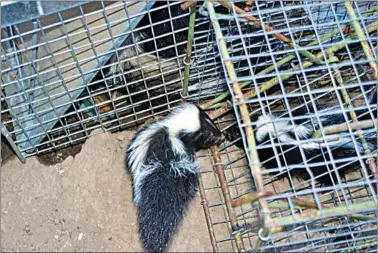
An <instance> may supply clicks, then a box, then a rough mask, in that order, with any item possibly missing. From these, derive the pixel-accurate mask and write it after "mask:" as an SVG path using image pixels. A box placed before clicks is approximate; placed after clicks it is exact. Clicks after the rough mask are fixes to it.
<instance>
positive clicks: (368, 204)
mask: <svg viewBox="0 0 378 253" xmlns="http://www.w3.org/2000/svg"><path fill="white" fill-rule="evenodd" d="M376 208H377V204H376V203H375V202H374V201H373V200H370V201H365V202H362V203H358V204H350V205H348V206H346V205H344V206H338V207H333V208H326V209H323V210H321V211H320V210H318V211H316V212H314V213H313V214H299V215H298V214H295V213H293V214H292V215H291V216H286V217H277V218H273V219H272V223H271V225H272V226H277V227H281V226H285V225H289V224H295V223H306V222H310V221H312V220H313V219H326V218H330V217H333V216H335V215H348V214H350V213H357V212H363V211H366V210H368V209H376ZM352 215H356V214H352Z"/></svg>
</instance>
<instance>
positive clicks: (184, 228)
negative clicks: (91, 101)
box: [1, 131, 212, 252]
mask: <svg viewBox="0 0 378 253" xmlns="http://www.w3.org/2000/svg"><path fill="white" fill-rule="evenodd" d="M97 133H98V132H97ZM93 134H94V133H93ZM93 134H92V135H93ZM132 135H133V132H127V131H124V132H121V133H117V134H110V133H99V134H96V135H94V136H91V137H90V138H89V139H88V140H87V141H86V142H85V143H84V145H82V146H80V147H76V152H79V153H77V154H76V156H75V157H72V156H68V157H67V158H65V159H64V157H61V159H60V160H59V159H58V160H59V161H58V160H57V159H54V160H53V161H52V164H54V165H47V160H48V159H49V158H48V156H45V157H44V158H43V159H41V158H39V159H37V157H30V158H28V159H27V162H26V164H25V165H23V164H21V163H20V162H19V160H18V159H17V158H16V157H12V158H11V159H9V160H7V161H5V162H4V163H3V166H2V168H1V251H24V252H26V251H44V252H55V251H66V252H67V251H71V252H72V251H80V252H89V251H91V252H94V251H96V252H99V251H102V252H110V251H113V252H114V251H117V252H120V251H121V252H137V251H139V252H140V251H141V250H142V248H141V245H140V243H139V239H138V235H137V224H136V210H135V208H134V205H133V203H132V199H131V185H130V180H129V178H128V176H127V175H126V173H125V170H124V153H125V148H126V146H127V143H128V142H129V141H130V139H131V137H132ZM80 150H81V151H80ZM72 155H74V154H72ZM50 156H51V155H50ZM51 157H52V156H51ZM51 157H50V158H51ZM51 159H52V158H51ZM59 162H60V163H59ZM169 250H170V251H174V252H189V251H190V252H205V251H207V252H209V251H212V248H211V244H210V239H209V235H208V230H207V225H206V220H205V217H204V213H203V209H202V206H201V203H200V197H199V194H198V195H197V197H196V199H195V200H194V201H193V202H192V204H191V205H190V208H189V210H188V213H187V216H186V217H185V219H184V221H183V223H182V225H181V227H180V228H179V231H178V233H177V234H176V235H175V236H174V238H173V241H172V245H171V246H170V249H169Z"/></svg>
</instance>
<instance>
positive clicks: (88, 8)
mask: <svg viewBox="0 0 378 253" xmlns="http://www.w3.org/2000/svg"><path fill="white" fill-rule="evenodd" d="M247 2H251V3H247ZM182 4H185V3H184V2H179V1H156V2H155V1H125V2H123V1H120V2H80V3H79V2H77V3H75V4H73V5H69V4H67V3H66V4H59V3H58V2H51V3H47V2H46V3H45V2H35V5H33V4H32V3H31V2H30V3H26V2H16V3H13V4H8V5H5V6H2V13H3V12H5V10H6V11H7V12H8V13H12V11H16V10H24V12H25V13H24V14H25V15H22V18H20V19H17V20H15V19H14V18H13V19H12V17H13V16H14V15H13V16H12V15H8V16H6V17H3V15H2V37H1V46H2V51H1V58H2V63H1V81H2V89H1V92H2V93H1V102H2V110H1V117H2V134H3V135H4V136H6V137H7V139H8V140H9V142H10V143H11V145H12V147H13V148H14V150H15V151H16V153H17V154H18V156H19V157H20V159H24V157H28V156H32V155H39V154H42V153H45V152H51V151H54V150H57V149H60V148H64V147H69V146H72V145H74V144H76V143H79V142H82V141H85V139H87V138H88V136H89V134H90V132H91V131H93V130H94V129H96V128H102V129H103V130H104V131H118V130H121V129H130V128H133V127H135V126H138V125H139V124H142V123H143V122H144V121H146V120H147V119H149V118H153V117H156V116H158V115H164V114H165V113H166V112H168V111H170V109H171V108H173V107H174V106H175V105H177V104H178V103H180V102H181V101H182V98H184V99H186V100H187V101H190V102H194V103H198V104H200V105H201V106H202V108H204V109H206V110H207V111H208V113H209V115H210V116H211V117H212V118H213V119H216V123H217V124H218V126H219V127H220V129H222V132H223V133H224V134H225V135H226V136H228V137H229V138H228V140H227V141H226V142H225V143H224V144H222V145H221V146H220V147H213V148H212V149H211V150H208V151H206V152H202V153H200V154H199V155H198V159H205V160H206V161H207V166H202V167H201V173H200V194H201V198H202V204H203V208H204V213H205V217H206V221H207V224H208V228H209V235H210V238H211V243H212V246H213V249H214V251H216V252H218V251H227V252H230V251H233V252H236V251H251V252H253V251H256V250H261V251H268V252H286V251H298V252H314V251H316V252H318V251H327V252H336V251H337V252H340V251H348V252H349V251H361V250H363V251H369V252H376V251H377V240H376V232H377V217H376V213H375V210H376V209H377V194H376V190H377V189H376V183H377V181H376V166H375V161H376V157H377V149H376V145H373V144H372V143H371V139H373V138H376V132H377V121H376V114H377V105H376V97H375V102H374V99H372V98H374V93H376V90H375V89H374V88H375V87H376V85H377V84H376V82H377V81H376V80H377V65H376V62H377V52H376V49H377V7H378V4H377V2H374V1H373V2H372V1H366V2H364V1H358V2H357V1H356V2H349V1H335V2H321V1H319V2H313V1H301V2H298V1H217V2H211V1H198V3H197V4H196V5H195V4H194V3H192V7H191V8H190V10H193V11H190V10H188V9H186V10H183V9H182V8H181V6H182ZM193 6H196V7H195V8H193ZM5 8H8V9H5ZM12 8H13V9H12ZM33 11H34V13H33ZM191 29H194V33H193V40H192V41H191V40H190V37H191V36H190V34H191V32H190V31H191ZM189 42H192V43H189ZM188 44H189V45H190V44H191V46H192V47H187V45H188ZM188 69H190V72H188ZM188 73H189V75H188ZM186 84H188V92H189V96H188V97H186V94H185V93H184V94H183V93H182V91H184V90H183V87H184V88H185V87H186ZM370 101H373V102H372V103H370ZM325 106H326V108H324V107H325ZM335 115H339V116H337V117H338V119H339V120H338V126H339V127H341V128H343V129H344V132H343V135H337V133H336V132H332V130H330V129H329V128H327V127H328V126H326V125H323V123H324V120H323V119H324V118H332V117H336V116H335ZM340 115H341V116H340ZM261 120H264V124H263V125H261ZM362 123H364V124H362ZM361 124H362V125H361ZM264 125H265V126H267V127H265V128H264ZM366 125H368V126H369V127H366ZM282 126H284V128H285V127H286V128H285V129H282ZM294 126H295V127H294ZM280 127H281V128H280ZM301 127H302V128H301ZM303 127H306V129H307V130H306V131H309V132H305V133H306V136H308V133H311V134H312V133H314V135H313V136H310V137H309V138H307V139H305V138H301V136H298V133H299V132H298V131H297V130H296V129H304V128H303ZM289 128H290V129H294V130H293V131H292V132H293V133H295V134H294V136H292V135H287V132H289V130H290V129H289ZM261 129H267V130H264V131H265V133H264V134H263V135H261V134H259V132H258V131H262V130H261ZM309 129H310V130H309ZM302 133H303V132H302ZM285 134H286V135H285ZM327 134H331V135H330V136H328V135H327ZM332 134H333V135H332ZM303 135H305V134H303ZM261 136H263V137H265V141H264V142H260V139H261ZM281 136H286V139H285V138H282V137H281ZM302 137H303V136H302ZM335 137H337V138H338V139H337V140H339V141H340V140H341V141H343V140H345V139H346V140H349V143H348V144H345V145H349V146H348V147H352V148H351V150H354V151H350V152H349V153H351V154H349V155H345V157H343V156H337V157H336V156H335V157H334V154H335V152H334V151H333V150H334V149H337V147H336V148H335V145H334V143H335V140H334V139H332V138H335ZM314 143H316V145H317V147H319V146H321V148H318V149H317V151H316V152H315V155H314V151H311V152H310V153H311V157H310V155H309V150H308V148H307V147H310V146H311V145H312V146H311V147H314V145H315V144H314ZM288 145H290V147H289V148H287V146H288ZM361 147H362V148H361ZM291 149H295V150H296V152H297V153H295V154H296V155H295V157H293V153H290V151H291ZM267 150H269V152H270V153H269V152H268V151H267ZM293 158H295V159H293ZM209 161H210V162H209ZM272 164H273V165H272ZM320 166H321V167H322V168H323V170H322V173H321V174H319V173H315V172H314V171H316V169H314V168H318V167H320ZM352 167H353V170H351V172H350V173H345V174H344V173H342V172H343V171H344V170H345V169H346V168H348V169H349V168H352ZM298 175H302V177H299V178H298V177H297V176H298ZM306 175H307V176H306ZM325 175H332V176H330V177H329V178H330V179H329V180H328V181H329V182H328V181H327V184H325V182H324V181H325V179H324V177H323V176H325Z"/></svg>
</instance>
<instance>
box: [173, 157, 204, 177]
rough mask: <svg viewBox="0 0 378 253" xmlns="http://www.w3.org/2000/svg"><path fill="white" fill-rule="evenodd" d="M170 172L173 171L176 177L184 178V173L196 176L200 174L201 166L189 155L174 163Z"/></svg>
mask: <svg viewBox="0 0 378 253" xmlns="http://www.w3.org/2000/svg"><path fill="white" fill-rule="evenodd" d="M170 171H173V172H174V174H175V176H176V177H182V176H185V175H184V173H192V174H195V173H197V172H199V165H198V163H197V162H196V161H194V160H193V159H191V157H189V156H188V155H187V156H185V157H182V158H181V159H180V160H178V161H172V162H171V163H170Z"/></svg>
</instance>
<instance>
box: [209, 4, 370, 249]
mask: <svg viewBox="0 0 378 253" xmlns="http://www.w3.org/2000/svg"><path fill="white" fill-rule="evenodd" d="M337 3H338V4H340V3H341V4H343V2H341V1H339V2H337V1H334V2H332V3H330V4H329V3H328V4H329V5H330V6H331V8H332V11H333V14H334V15H333V16H331V18H334V17H336V16H338V15H336V12H335V7H334V5H336V4H337ZM322 4H324V3H320V5H322ZM209 5H211V3H209ZM230 5H231V6H232V11H231V14H230V16H229V17H224V16H222V15H216V14H215V13H213V15H212V22H213V26H217V24H216V23H217V21H218V19H222V18H229V19H234V20H235V22H236V23H238V26H239V33H240V37H241V38H242V40H243V39H244V38H248V36H249V34H243V32H242V31H241V29H240V23H239V22H240V19H242V18H243V17H245V16H248V15H249V14H244V15H243V14H240V13H238V14H237V12H236V9H235V8H236V7H235V5H234V3H231V4H230ZM309 6H310V7H311V4H309ZM209 8H211V7H209ZM355 8H356V9H357V10H358V5H357V4H355ZM230 9H231V8H230ZM257 9H258V7H257ZM278 9H281V10H282V12H283V13H284V14H285V11H287V9H288V8H285V7H283V6H282V3H281V6H279V7H278ZM267 12H272V13H273V12H274V9H273V10H272V9H269V11H267ZM262 13H263V11H259V10H257V11H256V16H257V15H258V20H264V19H263V17H262ZM309 13H310V14H309V16H311V12H309ZM359 13H361V12H359ZM285 18H286V22H287V24H288V25H287V29H281V30H277V31H276V32H281V33H283V32H288V33H289V34H290V36H291V37H290V39H292V41H295V40H294V38H293V35H292V31H291V27H290V26H289V22H288V21H287V20H288V19H287V17H286V16H285ZM310 19H311V24H310V26H311V25H312V26H315V25H314V24H315V22H314V20H313V19H312V18H310ZM344 19H345V17H344ZM375 19H376V17H375ZM357 20H358V21H362V22H361V23H362V24H363V29H364V32H366V33H365V34H369V33H368V32H367V30H366V26H367V24H365V23H364V21H365V20H364V19H362V18H361V17H360V18H359V19H357ZM371 20H373V21H374V17H373V18H371V19H370V21H371ZM368 21H369V20H366V21H365V22H366V23H368ZM262 22H264V21H262ZM345 22H346V23H348V22H350V20H347V21H345ZM340 23H342V22H340V21H339V20H337V18H336V21H334V24H336V25H337V27H338V29H339V30H340V31H341V28H340V26H341V25H340ZM320 25H321V24H319V26H320ZM218 27H219V25H218ZM301 28H302V27H301ZM214 29H215V28H214ZM262 29H263V30H264V33H263V34H264V36H265V39H266V41H268V43H267V45H268V47H269V49H270V52H268V53H267V54H270V55H273V53H272V51H273V50H271V48H270V45H269V38H268V36H269V35H272V34H274V33H275V32H274V31H270V33H269V32H267V31H266V30H265V29H264V26H262ZM302 29H303V28H302ZM314 30H315V33H316V39H317V40H318V41H319V40H320V36H319V35H318V34H317V30H318V29H316V28H314ZM340 34H341V37H342V41H341V42H339V43H343V41H345V37H346V36H344V35H343V32H340ZM243 35H244V36H243ZM323 35H324V34H323ZM251 36H253V35H251ZM225 37H227V36H225ZM217 39H218V42H219V41H221V42H219V44H221V43H222V41H225V40H226V39H225V38H224V37H223V36H222V33H221V32H219V33H218V34H217ZM366 40H367V41H368V42H369V43H370V44H369V46H371V48H374V44H373V42H375V43H376V40H377V39H376V38H375V41H374V39H373V37H368V38H367V39H366ZM356 42H359V40H357V41H356ZM352 43H353V42H350V44H352ZM336 44H337V43H336ZM375 45H376V44H375ZM327 46H329V45H327ZM324 47H325V46H324ZM324 47H323V44H322V43H319V44H318V46H317V47H316V46H313V47H312V48H311V47H306V46H304V47H302V49H303V50H305V49H308V50H311V49H320V50H321V52H322V53H323V55H324V56H325V54H324V51H325V49H324ZM375 47H376V46H375ZM243 48H244V50H245V53H244V55H245V57H246V56H247V55H248V53H247V50H246V46H245V42H244V43H243ZM346 48H347V54H349V56H350V58H351V59H353V60H350V62H351V63H349V65H352V66H353V70H354V71H355V72H356V73H357V74H356V79H357V81H358V83H357V84H354V86H358V85H359V86H360V87H361V86H364V85H365V86H369V85H370V86H371V85H372V84H373V85H374V82H375V80H371V81H370V82H369V81H367V82H366V81H365V82H363V81H361V79H360V74H359V72H358V71H357V70H356V66H355V65H356V64H366V63H375V62H376V59H377V56H376V55H377V54H376V53H375V52H374V56H375V57H374V59H367V60H360V61H358V60H357V61H356V60H354V57H353V56H352V53H351V50H350V49H349V47H348V46H346ZM284 51H285V52H288V53H289V52H290V50H289V49H285V50H284ZM292 52H293V53H295V54H296V58H297V59H298V62H299V64H298V68H297V71H296V72H297V73H294V74H302V75H303V76H304V77H305V78H304V79H305V81H304V82H305V84H306V86H307V87H309V83H310V82H309V80H307V79H306V75H305V73H306V71H305V68H304V67H303V62H302V60H301V57H300V55H299V53H298V48H296V45H295V44H294V49H293V50H292ZM222 53H223V54H222V57H223V58H222V62H227V61H228V62H237V61H238V60H239V59H238V58H237V57H232V56H230V55H229V54H228V53H227V50H224V51H223V52H222ZM278 54H281V52H279V53H278ZM248 56H249V57H250V58H252V57H253V56H251V55H248ZM246 58H248V57H246ZM271 58H272V61H273V64H274V71H275V73H274V74H270V75H269V74H268V75H263V77H268V78H272V77H274V76H277V77H278V79H279V82H278V85H279V86H280V88H281V92H284V91H285V89H284V87H283V80H282V79H281V77H282V76H284V75H285V74H286V75H287V72H286V73H285V71H282V70H280V68H279V67H278V66H277V63H276V61H275V59H274V57H271ZM324 58H325V59H327V57H324ZM325 65H326V67H327V70H328V72H329V75H330V76H331V78H332V83H333V84H335V83H337V81H338V80H335V79H336V78H333V77H332V75H331V73H332V72H333V71H330V70H331V69H332V68H331V67H330V63H329V62H328V61H326V62H325ZM347 65H348V63H344V64H336V68H340V67H345V66H347ZM223 67H224V70H225V72H226V73H227V74H228V78H227V77H226V79H227V84H228V86H229V90H230V93H231V94H232V93H233V91H232V90H233V88H234V87H233V86H239V85H238V82H243V81H252V83H253V86H252V87H254V89H255V90H257V87H258V84H261V82H259V81H258V79H257V76H256V75H255V76H253V75H252V76H247V77H245V76H242V77H239V76H238V75H235V73H234V70H233V69H232V68H230V67H229V66H227V67H228V68H227V67H226V66H225V64H224V65H223ZM249 68H250V69H251V70H250V73H254V71H253V70H252V67H251V64H250V63H249ZM320 68H322V67H319V69H320ZM314 70H316V67H315V68H312V69H311V70H310V71H314ZM310 71H307V72H310ZM294 72H295V71H294ZM365 74H366V73H365ZM259 78H262V77H259ZM297 78H298V76H297ZM298 82H299V80H298ZM351 86H353V84H352V85H351ZM333 88H334V90H340V89H343V87H341V88H338V87H333ZM348 88H350V86H348ZM361 89H362V94H361V95H360V97H363V98H362V99H363V100H365V101H367V95H366V94H365V92H364V89H363V88H361ZM308 90H309V92H307V94H308V95H312V92H311V89H310V88H308ZM331 91H332V88H330V89H329V91H328V92H331ZM319 92H322V91H319ZM323 92H324V91H323ZM244 94H245V93H244ZM314 94H316V93H315V92H314ZM288 95H289V96H288ZM290 95H292V96H293V97H295V96H299V95H300V94H295V93H292V94H283V95H281V96H275V95H265V100H264V99H263V98H262V96H264V95H261V96H260V93H259V92H257V95H256V97H257V98H252V99H251V98H249V99H248V100H245V101H243V100H242V101H240V97H242V95H240V94H239V93H236V91H235V90H234V93H233V107H232V110H233V111H234V112H235V114H236V120H237V123H238V126H239V128H240V131H241V134H242V139H243V143H244V145H245V148H246V150H248V149H247V148H250V149H254V148H255V147H253V146H252V147H251V142H250V141H247V139H246V136H245V134H244V130H245V129H246V128H248V127H254V126H255V125H253V124H252V125H251V124H246V122H243V121H242V120H241V118H242V115H240V114H239V113H238V112H239V110H241V109H240V107H241V106H242V105H243V104H244V105H245V104H247V105H248V104H252V103H259V104H260V108H261V111H262V113H263V114H264V109H267V110H268V112H265V113H270V112H271V111H270V108H269V104H270V103H269V101H268V98H269V99H270V100H274V99H276V100H279V99H284V100H286V101H285V102H286V103H287V104H289V103H288V101H287V99H288V97H290ZM337 99H338V102H339V104H340V106H343V105H344V104H345V103H344V102H342V100H341V98H340V95H339V96H337ZM355 99H357V98H356V97H355V98H354V99H353V100H355ZM262 101H263V102H266V103H267V105H265V106H264V105H262ZM310 102H312V103H313V102H314V99H313V98H312V99H311V101H310ZM272 103H273V101H272ZM375 106H376V105H375ZM315 107H316V106H315ZM336 107H337V106H336ZM287 108H290V106H288V107H287ZM361 108H364V109H368V110H369V113H370V115H371V116H372V118H373V119H374V115H375V114H376V113H375V114H374V113H373V110H374V107H370V106H365V107H364V106H359V107H358V108H356V109H361ZM375 109H376V108H375ZM338 110H340V111H341V112H342V113H343V114H344V116H345V114H346V113H349V112H350V111H351V110H345V109H338ZM333 112H334V111H333ZM333 112H332V113H333ZM288 114H290V109H288ZM315 114H317V113H316V112H315ZM247 115H248V114H247ZM317 117H319V115H317ZM244 119H245V118H244ZM244 119H243V120H244ZM289 119H290V120H292V119H293V117H292V115H290V117H289ZM347 123H348V122H347ZM374 127H375V129H377V127H376V122H375V121H374ZM348 129H349V134H351V135H353V134H354V133H353V132H352V131H351V128H350V127H349V128H348ZM373 131H374V130H373ZM270 139H271V140H272V137H270ZM297 140H298V137H297ZM355 141H356V140H354V142H355ZM252 143H253V142H252ZM252 145H253V144H252ZM268 145H271V146H274V144H273V143H271V144H268ZM327 148H328V147H327ZM328 151H329V148H328ZM373 152H375V154H373V156H372V157H371V156H366V155H360V154H358V160H359V161H361V167H362V168H363V169H362V170H363V173H364V175H362V177H363V178H365V179H366V180H367V182H362V183H361V182H360V183H349V184H348V183H347V184H340V182H338V183H339V184H337V185H338V187H339V189H340V190H341V192H342V195H343V196H342V197H344V199H345V200H346V204H347V205H348V201H347V200H348V198H347V197H346V196H347V194H346V193H345V191H344V188H345V190H348V191H350V189H351V188H353V187H359V186H360V187H364V186H367V187H368V188H370V190H371V191H372V193H370V196H369V195H368V197H371V198H372V199H373V202H374V203H375V204H373V205H372V206H369V207H365V208H362V209H360V210H359V211H366V212H369V211H370V214H372V215H374V213H373V212H372V211H374V210H375V209H376V201H377V197H376V194H374V188H373V187H372V183H373V182H375V181H376V180H374V179H373V180H370V179H368V178H369V176H368V173H367V172H366V165H365V164H364V163H363V162H362V161H363V159H372V158H373V159H374V158H376V150H375V151H373ZM246 153H247V157H248V160H249V161H251V160H252V161H253V159H255V158H253V157H251V156H250V154H249V152H246ZM302 156H303V150H302ZM303 160H304V163H306V159H303ZM331 160H333V158H331ZM333 163H334V161H333ZM222 164H223V166H224V167H225V168H227V166H228V163H222ZM249 164H250V165H251V166H250V167H252V163H251V162H250V163H249ZM306 167H307V166H306ZM252 173H253V169H252ZM255 173H256V172H255ZM254 175H255V177H259V173H256V174H254ZM256 175H257V176H256ZM260 180H261V179H260ZM339 180H340V179H339ZM231 181H232V180H231ZM340 181H341V180H340ZM311 184H312V189H311V190H307V192H306V191H302V192H296V190H295V188H294V189H291V191H294V192H293V193H290V192H289V193H288V192H286V193H285V192H280V193H279V194H278V196H276V197H274V198H267V200H268V201H271V200H273V199H276V200H277V199H282V198H287V199H288V203H289V207H288V208H289V210H290V211H291V212H292V214H291V215H292V216H294V214H295V211H294V209H295V208H294V205H293V202H292V201H290V199H291V198H295V197H296V196H298V195H299V196H301V195H302V196H305V195H306V194H309V193H313V194H314V195H315V196H314V197H315V202H316V205H317V208H318V209H319V210H320V212H321V210H322V205H321V202H322V201H320V198H319V197H318V198H317V196H316V195H317V194H321V192H322V191H325V190H331V191H334V192H336V194H337V190H338V189H337V187H335V186H334V187H329V189H325V188H323V189H316V188H315V187H314V185H315V184H314V182H313V178H312V182H311ZM262 186H263V185H262ZM260 187H261V185H260ZM337 196H338V200H339V201H341V199H340V196H339V195H338V194H337ZM365 197H366V196H365ZM352 200H353V198H351V200H350V201H352ZM224 201H225V203H224V204H225V205H227V204H228V205H230V203H227V201H226V200H225V199H224ZM262 206H263V205H262ZM227 208H232V207H230V206H229V207H227ZM323 210H324V208H323ZM334 215H335V216H337V215H336V214H334ZM263 216H264V215H263ZM289 216H290V214H289ZM340 216H342V215H340ZM265 218H266V217H265ZM312 218H313V219H314V220H316V216H314V217H312ZM268 219H269V217H268ZM265 221H266V220H265ZM307 221H308V222H311V221H312V219H308V220H307ZM266 222H269V220H268V221H266ZM292 222H293V221H292ZM374 222H375V223H376V218H375V221H374V218H373V221H370V225H371V223H373V224H374ZM294 223H295V222H294ZM286 225H287V224H286ZM353 225H354V224H353V222H350V223H348V224H347V225H344V226H346V227H348V228H349V229H350V228H351V227H352V226H353ZM304 227H305V231H306V232H305V234H306V235H308V234H310V232H312V233H314V234H315V233H317V232H319V231H321V230H323V232H324V231H326V230H327V229H319V228H315V229H311V228H309V227H308V226H307V225H306V224H304ZM230 229H231V230H232V225H231V228H230ZM350 231H352V230H350ZM350 231H349V232H350ZM369 231H370V232H372V231H376V227H375V228H365V232H367V233H368V232H369ZM234 232H235V231H234ZM274 232H279V230H278V231H274ZM289 232H290V233H291V234H293V232H294V233H295V229H292V230H291V231H289ZM272 234H273V233H272ZM350 235H351V236H352V238H353V239H352V241H353V242H355V241H354V240H356V238H354V236H353V232H350ZM288 237H290V236H288ZM258 238H259V239H260V242H261V241H262V240H263V241H265V240H270V243H271V245H270V246H264V247H262V248H261V249H263V250H264V249H265V250H268V251H270V250H272V251H274V250H278V249H279V248H280V247H281V248H282V247H283V246H285V245H279V244H277V245H275V244H274V240H272V238H269V237H268V238H264V236H263V234H258ZM278 238H279V237H278ZM369 238H370V239H371V238H374V236H372V235H370V236H369V235H367V236H366V238H362V239H361V238H359V240H361V241H362V240H364V239H367V240H368V239H369ZM233 239H234V240H235V241H237V240H239V243H238V242H236V248H237V250H238V251H241V250H242V249H243V250H247V251H248V250H251V248H247V249H246V248H244V245H243V241H242V240H241V239H240V238H237V237H234V238H233ZM275 239H276V240H277V241H278V240H279V239H277V237H276V238H275ZM326 239H327V236H324V237H323V238H322V237H320V238H314V239H313V242H314V241H315V242H316V241H317V242H318V243H319V242H321V241H322V240H323V241H326ZM230 240H231V239H230ZM257 240H258V239H257ZM310 242H311V240H309V241H307V243H310ZM296 243H297V244H298V242H296ZM347 243H348V244H349V242H347ZM311 244H312V245H307V246H306V247H299V248H296V250H297V251H300V252H302V250H306V249H307V250H308V249H312V250H316V247H315V246H314V245H313V243H311ZM334 244H335V245H337V243H334ZM352 244H353V243H352ZM370 244H371V245H372V246H373V247H372V248H371V249H370V251H372V252H373V251H374V250H376V248H374V241H373V242H371V243H370ZM287 245H288V244H287ZM287 245H286V246H287ZM367 245H368V246H369V243H367ZM371 245H370V246H371ZM233 246H234V244H233ZM330 246H332V243H329V245H328V244H327V243H326V244H325V245H321V243H320V246H317V249H318V250H319V249H320V248H322V247H330ZM353 247H355V248H353ZM359 247H360V248H358V246H356V245H348V246H347V247H346V249H350V250H353V249H354V250H358V249H361V246H359ZM278 251H279V250H278ZM294 251H295V250H294ZM331 251H332V250H331ZM333 251H335V249H333ZM336 251H337V250H336Z"/></svg>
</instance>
